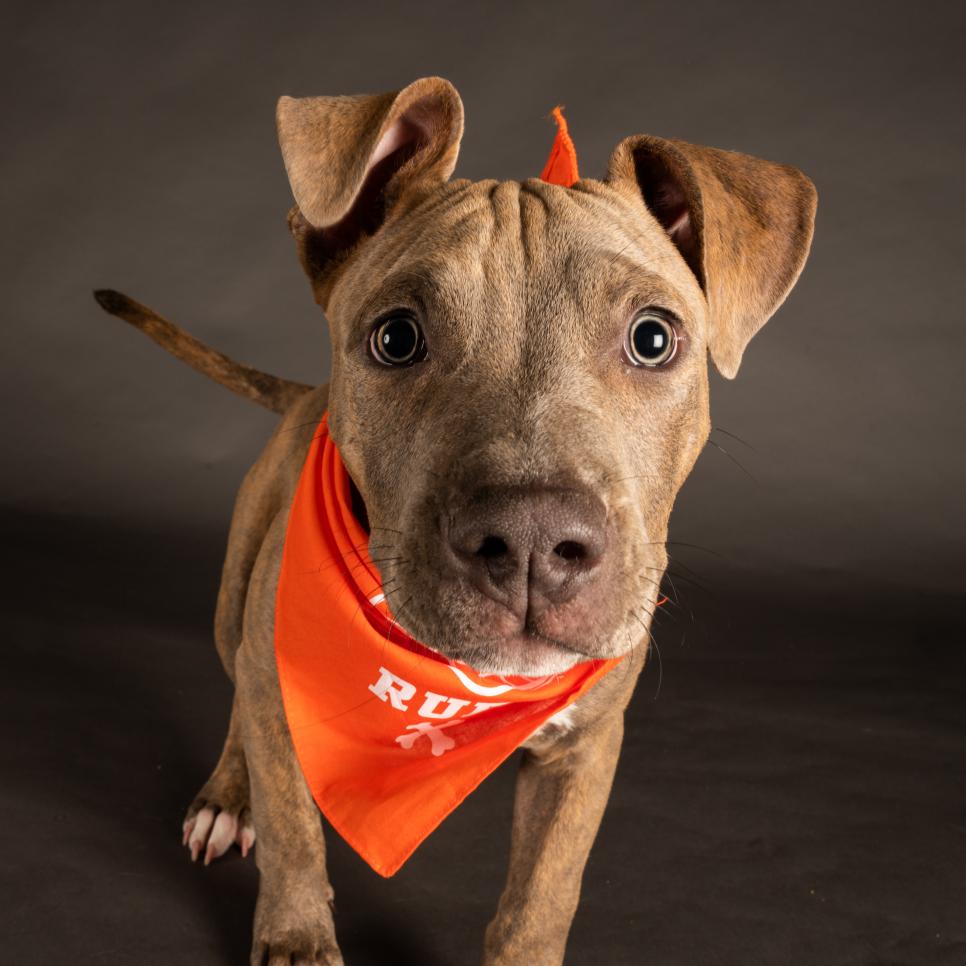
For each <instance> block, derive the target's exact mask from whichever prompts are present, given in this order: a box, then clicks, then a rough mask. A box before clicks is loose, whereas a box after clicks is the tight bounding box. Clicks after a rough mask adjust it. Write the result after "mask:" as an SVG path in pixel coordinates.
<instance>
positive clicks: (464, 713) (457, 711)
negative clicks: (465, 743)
mask: <svg viewBox="0 0 966 966" xmlns="http://www.w3.org/2000/svg"><path fill="white" fill-rule="evenodd" d="M369 690H370V691H371V692H372V693H373V694H374V695H375V696H376V697H377V698H378V699H379V700H380V701H382V702H384V703H386V704H388V705H389V707H391V708H393V709H394V710H396V711H401V712H408V711H410V709H411V708H416V705H417V703H418V708H417V710H416V711H415V714H416V715H417V716H418V717H420V718H424V719H427V720H425V721H420V722H419V723H417V724H411V725H407V726H406V732H407V733H406V734H402V735H399V736H398V737H397V738H396V739H395V740H396V743H397V744H398V745H399V747H400V748H403V749H405V750H409V749H411V748H414V747H416V746H417V739H418V738H420V737H426V738H428V739H429V749H430V751H431V752H432V754H433V755H435V756H436V757H439V756H440V755H443V754H445V753H446V752H447V751H449V750H450V749H451V748H455V747H456V742H455V741H453V739H452V738H450V737H449V735H444V734H443V729H444V728H448V727H450V726H451V725H453V724H456V723H457V721H458V720H459V719H460V718H470V717H472V716H473V715H475V714H480V712H482V711H488V710H489V709H490V708H499V707H500V706H501V705H504V704H506V702H505V701H472V700H468V699H466V698H452V697H449V696H448V695H445V694H437V693H436V692H435V691H423V693H422V695H420V696H419V697H417V695H416V691H417V688H416V685H415V684H413V683H411V682H410V681H407V680H406V679H405V678H401V677H400V676H399V675H398V674H394V673H393V672H392V671H390V670H389V668H386V667H380V668H379V680H378V681H376V682H375V683H374V684H370V685H369ZM414 699H416V700H415V701H414ZM435 722H444V723H442V724H436V723H435Z"/></svg>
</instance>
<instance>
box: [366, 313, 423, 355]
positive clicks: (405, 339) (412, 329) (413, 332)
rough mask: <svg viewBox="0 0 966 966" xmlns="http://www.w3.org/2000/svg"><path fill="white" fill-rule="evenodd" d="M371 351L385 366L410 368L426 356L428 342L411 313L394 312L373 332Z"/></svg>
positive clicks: (370, 342)
mask: <svg viewBox="0 0 966 966" xmlns="http://www.w3.org/2000/svg"><path fill="white" fill-rule="evenodd" d="M369 351H370V352H371V353H372V357H373V358H374V359H375V360H376V361H377V362H381V363H382V364H383V365H384V366H408V365H410V364H411V363H413V362H418V361H419V360H420V359H422V358H423V356H425V355H426V340H425V339H424V338H423V332H422V329H420V327H419V323H417V322H416V320H415V319H414V318H413V317H412V315H411V314H410V313H408V312H402V311H400V312H393V313H392V315H389V316H387V317H386V318H384V319H383V320H382V321H381V322H379V323H378V324H377V325H376V327H375V328H374V329H373V330H372V335H370V336H369Z"/></svg>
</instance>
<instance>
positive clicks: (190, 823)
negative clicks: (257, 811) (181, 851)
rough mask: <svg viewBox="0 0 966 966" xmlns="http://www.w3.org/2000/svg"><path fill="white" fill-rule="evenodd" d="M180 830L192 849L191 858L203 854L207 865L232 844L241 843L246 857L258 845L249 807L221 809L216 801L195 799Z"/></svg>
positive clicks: (183, 838) (193, 859)
mask: <svg viewBox="0 0 966 966" xmlns="http://www.w3.org/2000/svg"><path fill="white" fill-rule="evenodd" d="M181 832H182V835H181V844H182V845H185V846H187V847H188V849H189V851H190V852H191V861H192V862H195V861H197V859H198V856H199V855H203V856H204V863H205V865H209V864H210V863H211V862H212V861H213V860H214V859H217V858H220V857H221V856H222V855H224V854H225V853H226V852H227V851H228V849H229V848H231V846H232V844H237V845H238V847H239V848H240V849H241V854H242V857H243V858H244V857H245V856H247V855H248V853H249V851H250V850H251V847H252V846H253V845H254V844H255V827H254V826H253V825H252V815H251V811H250V810H249V808H248V807H247V806H245V807H243V808H241V809H230V808H222V807H221V806H220V805H218V804H217V803H215V802H206V801H204V800H203V799H196V800H195V802H194V803H193V804H192V806H191V808H189V809H188V815H187V817H186V818H185V820H184V824H183V825H182V827H181Z"/></svg>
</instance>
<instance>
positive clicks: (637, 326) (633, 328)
mask: <svg viewBox="0 0 966 966" xmlns="http://www.w3.org/2000/svg"><path fill="white" fill-rule="evenodd" d="M677 347H678V336H677V332H676V331H675V329H674V326H673V325H672V324H671V323H670V322H669V321H668V320H667V319H665V318H664V317H663V316H661V315H658V314H657V313H656V312H654V311H652V310H650V309H647V310H645V311H643V312H638V313H637V315H635V316H634V320H633V321H632V322H631V324H630V328H628V330H627V340H626V342H625V344H624V353H625V355H626V356H627V359H628V361H629V362H630V363H632V364H633V365H635V366H647V367H648V368H652V369H653V368H656V367H657V366H663V365H667V363H669V362H670V361H671V360H672V359H673V358H674V353H675V351H676V350H677Z"/></svg>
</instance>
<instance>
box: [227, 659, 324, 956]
mask: <svg viewBox="0 0 966 966" xmlns="http://www.w3.org/2000/svg"><path fill="white" fill-rule="evenodd" d="M238 653H239V660H238V661H237V663H236V673H237V678H236V680H237V685H236V686H237V688H238V701H239V706H240V708H241V711H242V730H243V734H244V742H245V757H246V759H247V761H248V771H249V775H250V777H251V809H252V820H253V824H254V827H255V831H256V835H257V842H256V847H255V861H256V864H257V865H258V869H259V872H260V874H261V876H260V881H259V887H258V904H257V906H256V909H255V926H254V935H253V941H252V960H251V961H252V966H276V964H281V963H285V964H289V963H299V964H303V963H304V964H309V963H312V964H322V966H337V964H338V966H341V964H342V956H341V954H340V953H339V949H338V946H337V944H336V940H335V926H334V924H333V921H332V911H331V907H330V903H331V900H332V888H331V887H330V885H329V879H328V874H327V872H326V866H325V840H324V839H323V836H322V823H321V821H320V816H319V811H318V809H317V808H316V805H315V802H314V801H313V800H312V796H311V794H310V793H309V790H308V787H307V786H306V784H305V779H304V778H303V777H302V772H301V770H300V768H299V765H298V761H297V759H296V757H295V750H294V748H293V747H292V741H291V738H290V737H289V732H288V725H287V723H286V721H285V716H284V713H283V711H282V704H281V695H280V694H279V693H278V690H277V679H276V681H275V682H273V684H274V687H271V686H269V687H266V686H265V682H264V680H263V678H262V675H261V673H260V672H259V671H258V670H257V669H252V668H250V667H249V666H248V664H247V662H246V660H245V656H244V654H245V644H244V643H243V644H242V646H241V648H240V650H239V652H238ZM253 677H256V678H257V679H256V680H255V681H253V680H252V678H253ZM269 695H271V697H270V698H269Z"/></svg>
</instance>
